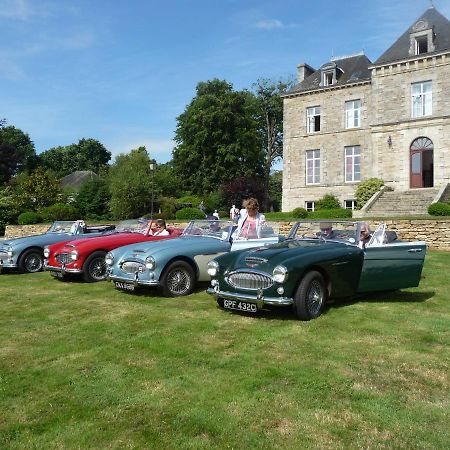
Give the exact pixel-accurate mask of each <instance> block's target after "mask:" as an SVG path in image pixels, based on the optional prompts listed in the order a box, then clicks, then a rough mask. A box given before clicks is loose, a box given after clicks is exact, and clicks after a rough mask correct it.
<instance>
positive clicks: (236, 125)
mask: <svg viewBox="0 0 450 450" xmlns="http://www.w3.org/2000/svg"><path fill="white" fill-rule="evenodd" d="M196 90H197V94H196V96H195V97H194V98H193V100H192V101H191V103H190V104H189V105H188V106H187V108H186V110H185V111H184V112H183V113H182V114H181V115H180V116H178V118H177V129H176V134H175V141H176V142H177V146H176V148H175V149H174V151H173V165H174V169H175V173H176V174H177V176H178V177H179V178H180V180H181V182H182V185H183V186H184V190H191V191H192V193H194V194H197V195H204V194H208V193H209V192H212V191H215V190H216V189H217V188H218V187H219V186H221V185H222V184H223V183H224V182H229V181H230V180H232V179H233V178H236V177H238V176H257V175H262V172H263V164H264V155H263V153H262V150H261V149H262V145H261V137H260V135H259V134H258V126H257V125H258V123H257V121H256V119H255V117H256V111H255V106H256V105H255V99H254V95H253V94H251V93H250V92H247V91H238V92H236V91H233V88H232V85H231V84H230V83H227V82H226V81H222V80H218V79H214V80H211V81H207V82H201V83H199V84H198V85H197V89H196Z"/></svg>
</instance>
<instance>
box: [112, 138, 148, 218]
mask: <svg viewBox="0 0 450 450" xmlns="http://www.w3.org/2000/svg"><path fill="white" fill-rule="evenodd" d="M149 163H150V159H149V157H148V154H147V151H146V149H145V147H139V148H137V149H135V150H132V151H131V152H130V153H129V154H123V153H122V154H120V155H118V156H117V157H116V161H115V163H114V164H113V165H112V166H111V167H110V169H109V174H108V181H109V188H110V192H111V201H110V210H111V213H112V215H113V218H114V219H129V218H133V217H139V216H142V215H144V214H146V213H147V212H149V211H150V207H151V205H150V204H151V198H152V179H151V174H150V166H149Z"/></svg>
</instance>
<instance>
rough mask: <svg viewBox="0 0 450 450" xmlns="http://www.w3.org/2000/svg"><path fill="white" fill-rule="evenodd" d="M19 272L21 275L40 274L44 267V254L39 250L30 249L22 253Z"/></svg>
mask: <svg viewBox="0 0 450 450" xmlns="http://www.w3.org/2000/svg"><path fill="white" fill-rule="evenodd" d="M18 266H19V271H20V272H21V273H36V272H40V271H41V270H42V268H43V267H44V253H43V251H42V249H40V248H30V249H29V250H26V251H25V252H23V253H22V255H21V256H20V259H19V262H18Z"/></svg>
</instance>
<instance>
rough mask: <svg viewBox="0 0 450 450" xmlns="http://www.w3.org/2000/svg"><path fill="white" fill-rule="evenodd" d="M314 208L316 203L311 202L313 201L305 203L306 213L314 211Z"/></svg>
mask: <svg viewBox="0 0 450 450" xmlns="http://www.w3.org/2000/svg"><path fill="white" fill-rule="evenodd" d="M315 208H316V202H313V201H310V200H308V201H306V202H305V209H306V211H308V212H310V211H314V210H315Z"/></svg>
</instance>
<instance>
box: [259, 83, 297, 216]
mask: <svg viewBox="0 0 450 450" xmlns="http://www.w3.org/2000/svg"><path fill="white" fill-rule="evenodd" d="M293 84H294V83H293V80H287V81H282V80H280V81H276V82H274V81H272V80H268V79H260V80H258V81H257V82H256V83H255V84H254V85H253V88H254V91H255V96H256V104H257V111H258V113H257V118H258V123H259V132H260V135H261V140H262V143H263V144H262V145H263V152H264V187H265V191H266V192H267V191H268V190H269V179H270V170H271V168H272V165H273V163H274V162H276V161H277V160H278V159H280V158H282V157H283V99H282V98H281V95H282V94H283V93H284V92H286V90H288V89H289V88H290V87H292V86H293ZM268 206H269V205H265V207H266V208H267V207H268Z"/></svg>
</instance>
